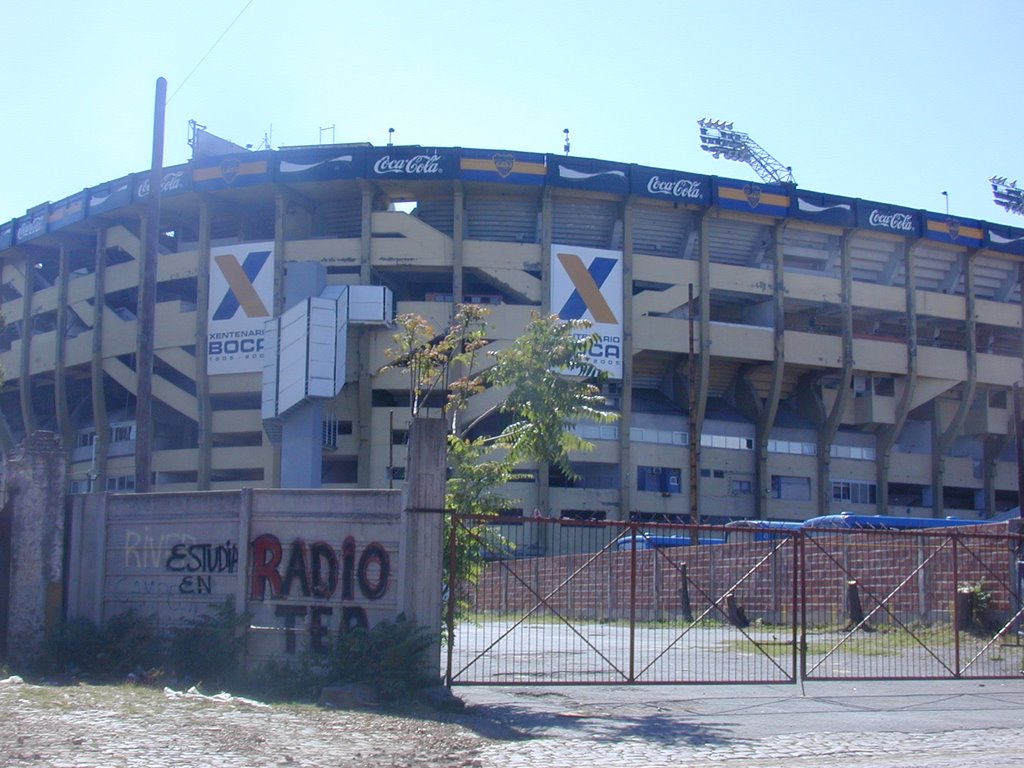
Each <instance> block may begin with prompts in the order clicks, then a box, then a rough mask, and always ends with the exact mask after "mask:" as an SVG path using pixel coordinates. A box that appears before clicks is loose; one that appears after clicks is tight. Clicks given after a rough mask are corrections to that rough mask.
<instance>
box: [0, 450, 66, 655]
mask: <svg viewBox="0 0 1024 768" xmlns="http://www.w3.org/2000/svg"><path fill="white" fill-rule="evenodd" d="M5 480H6V483H5V487H4V506H3V515H4V516H5V517H8V518H9V524H10V561H9V573H10V578H9V583H8V592H7V594H6V595H2V596H0V608H2V607H3V606H2V602H4V601H6V603H7V632H6V638H4V640H5V644H4V645H5V648H4V649H3V650H4V651H5V653H4V656H5V659H6V661H7V662H8V663H9V664H10V665H11V666H12V667H15V668H24V667H27V666H31V665H32V664H33V663H34V662H36V661H37V660H38V658H39V653H40V651H41V650H42V646H43V641H44V640H45V639H46V637H47V636H48V634H49V633H50V632H52V631H53V630H54V629H55V628H56V626H57V624H58V622H59V621H60V619H61V608H62V603H63V565H64V495H65V487H66V484H67V454H66V453H65V452H64V451H63V450H62V448H61V445H60V439H59V438H58V437H57V435H55V434H54V433H52V432H33V433H32V434H31V435H29V436H28V437H27V438H26V439H25V441H24V442H22V443H21V444H20V445H19V446H18V447H17V448H15V449H14V450H13V451H12V452H11V453H10V454H9V455H8V457H7V460H6V462H5Z"/></svg>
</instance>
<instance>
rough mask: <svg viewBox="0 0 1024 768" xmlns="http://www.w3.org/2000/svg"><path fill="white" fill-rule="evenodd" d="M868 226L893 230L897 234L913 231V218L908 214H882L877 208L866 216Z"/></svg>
mask: <svg viewBox="0 0 1024 768" xmlns="http://www.w3.org/2000/svg"><path fill="white" fill-rule="evenodd" d="M868 224H870V225H871V226H872V227H884V228H885V229H894V230H896V231H897V232H913V231H914V218H913V216H911V215H910V214H909V213H882V212H881V211H880V210H878V209H877V208H875V209H874V210H872V211H871V214H870V215H869V216H868Z"/></svg>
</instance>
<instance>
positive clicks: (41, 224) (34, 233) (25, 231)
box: [16, 215, 46, 242]
mask: <svg viewBox="0 0 1024 768" xmlns="http://www.w3.org/2000/svg"><path fill="white" fill-rule="evenodd" d="M45 231H46V217H45V216H42V215H39V216H33V217H32V218H31V219H26V220H25V221H22V222H21V223H20V224H18V231H17V234H16V237H17V239H18V242H21V241H22V240H28V239H29V238H31V237H38V236H39V235H41V234H43V233H44V232H45Z"/></svg>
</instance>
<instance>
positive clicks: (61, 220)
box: [47, 192, 85, 232]
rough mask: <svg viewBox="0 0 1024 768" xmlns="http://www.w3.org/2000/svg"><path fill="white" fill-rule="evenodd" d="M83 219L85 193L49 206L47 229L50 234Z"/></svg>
mask: <svg viewBox="0 0 1024 768" xmlns="http://www.w3.org/2000/svg"><path fill="white" fill-rule="evenodd" d="M84 218H85V192H79V193H77V194H74V195H71V197H65V198H64V199H63V200H61V201H60V202H57V203H51V204H50V216H49V223H48V225H47V226H48V228H49V230H50V231H51V232H54V231H56V230H58V229H63V228H64V227H66V226H68V224H74V223H75V222H76V221H81V220H82V219H84Z"/></svg>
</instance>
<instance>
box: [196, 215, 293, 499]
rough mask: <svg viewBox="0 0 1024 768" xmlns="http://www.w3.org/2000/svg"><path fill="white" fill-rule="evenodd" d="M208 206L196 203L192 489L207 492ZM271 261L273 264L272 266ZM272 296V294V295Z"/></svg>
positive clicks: (210, 415)
mask: <svg viewBox="0 0 1024 768" xmlns="http://www.w3.org/2000/svg"><path fill="white" fill-rule="evenodd" d="M210 218H211V214H210V204H209V201H208V200H206V199H205V198H203V199H200V201H199V248H198V253H197V263H196V338H195V341H196V421H197V427H198V429H197V432H198V435H197V440H196V448H197V449H198V450H197V456H196V459H197V460H196V490H199V491H208V490H210V474H211V467H212V465H213V413H212V408H211V407H210V376H209V374H208V367H207V349H206V344H207V339H208V338H209V331H210V322H209V317H210ZM276 263H277V262H276V260H275V265H276ZM275 293H276V292H275Z"/></svg>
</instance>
